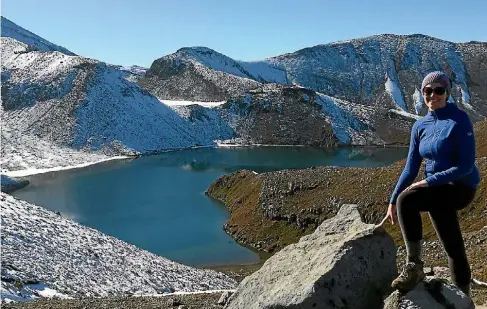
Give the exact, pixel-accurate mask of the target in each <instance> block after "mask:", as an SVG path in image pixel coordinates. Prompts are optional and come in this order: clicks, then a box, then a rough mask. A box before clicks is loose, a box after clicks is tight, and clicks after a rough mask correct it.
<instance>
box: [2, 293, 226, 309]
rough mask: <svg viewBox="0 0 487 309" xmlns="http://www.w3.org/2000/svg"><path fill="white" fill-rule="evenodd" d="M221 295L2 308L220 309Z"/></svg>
mask: <svg viewBox="0 0 487 309" xmlns="http://www.w3.org/2000/svg"><path fill="white" fill-rule="evenodd" d="M220 296H221V293H215V294H197V295H194V294H191V295H178V296H166V297H129V296H127V297H105V298H82V299H71V300H60V299H53V300H40V301H35V302H29V303H16V304H4V305H2V308H5V309H8V308H16V309H19V308H25V309H34V308H35V309H111V308H117V309H174V308H178V309H183V308H184V309H216V308H218V309H221V308H223V306H221V305H218V299H219V298H220Z"/></svg>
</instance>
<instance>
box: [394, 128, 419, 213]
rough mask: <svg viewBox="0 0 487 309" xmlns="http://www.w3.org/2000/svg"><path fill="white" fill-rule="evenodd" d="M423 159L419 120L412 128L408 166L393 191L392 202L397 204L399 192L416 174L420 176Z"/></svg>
mask: <svg viewBox="0 0 487 309" xmlns="http://www.w3.org/2000/svg"><path fill="white" fill-rule="evenodd" d="M422 161H423V157H421V155H420V154H419V135H418V122H416V123H415V124H414V126H413V128H412V130H411V141H410V142H409V152H408V158H407V161H406V166H405V167H404V169H403V171H402V173H401V176H400V177H399V180H398V182H397V184H396V188H395V189H394V191H393V193H392V196H391V199H390V201H389V203H390V204H396V201H397V197H398V196H399V194H400V193H401V192H402V191H403V190H404V189H406V187H408V186H409V185H410V184H411V183H412V182H413V180H414V179H415V178H416V176H418V172H419V168H420V167H421V162H422Z"/></svg>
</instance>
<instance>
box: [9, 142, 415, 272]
mask: <svg viewBox="0 0 487 309" xmlns="http://www.w3.org/2000/svg"><path fill="white" fill-rule="evenodd" d="M406 155H407V149H406V148H337V149H311V148H300V147H248V148H247V147H245V148H199V149H189V150H181V151H173V152H167V153H163V154H160V155H154V156H147V157H142V158H139V159H136V160H121V161H110V162H105V163H101V164H97V165H93V166H89V167H86V168H83V169H77V170H71V171H62V172H55V173H49V174H39V175H33V176H30V177H28V178H29V180H30V181H31V185H29V186H28V187H26V188H24V189H21V190H18V191H15V192H14V193H13V194H12V195H14V196H16V197H18V198H20V199H23V200H26V201H29V202H31V203H34V204H37V205H40V206H43V207H45V208H47V209H49V210H52V211H59V212H60V213H61V214H62V215H63V216H64V217H67V218H71V219H73V220H75V221H77V222H79V223H81V224H83V225H86V226H89V227H92V228H95V229H97V230H99V231H101V232H103V233H105V234H108V235H111V236H114V237H117V238H119V239H121V240H124V241H126V242H128V243H131V244H134V245H136V246H138V247H140V248H143V249H146V250H148V251H150V252H153V253H155V254H158V255H162V256H164V257H167V258H169V259H171V260H174V261H178V262H181V263H184V264H187V265H193V266H214V265H234V264H235V265H236V264H248V263H255V262H257V261H258V260H259V257H258V255H257V254H255V253H254V252H252V251H250V250H248V249H247V248H245V247H242V246H240V245H238V244H237V243H236V242H235V241H234V240H233V239H232V238H231V237H230V236H228V235H227V234H226V233H225V232H224V231H223V229H222V226H223V224H224V223H225V222H226V220H227V218H228V216H229V213H228V211H227V210H226V208H225V207H224V206H223V205H221V204H220V203H218V202H216V201H214V200H212V199H211V198H209V197H207V196H205V194H204V192H205V191H206V189H207V188H208V187H209V185H210V184H211V183H212V182H213V181H215V180H216V179H217V178H218V177H219V176H222V175H224V174H227V173H231V172H233V171H236V170H239V169H250V170H254V171H256V172H259V173H260V172H266V171H273V170H279V169H289V168H307V167H310V166H326V165H327V166H331V165H333V166H356V167H374V166H384V165H389V164H391V163H393V162H395V161H398V160H400V159H403V158H405V157H406Z"/></svg>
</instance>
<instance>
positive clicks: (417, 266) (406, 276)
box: [391, 261, 425, 291]
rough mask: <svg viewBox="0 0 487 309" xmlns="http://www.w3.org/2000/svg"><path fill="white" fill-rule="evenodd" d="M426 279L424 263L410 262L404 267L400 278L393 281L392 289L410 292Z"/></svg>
mask: <svg viewBox="0 0 487 309" xmlns="http://www.w3.org/2000/svg"><path fill="white" fill-rule="evenodd" d="M424 278H425V275H424V272H423V262H421V261H419V262H409V263H407V264H406V265H405V266H404V269H403V271H402V273H401V274H400V275H399V277H397V278H396V279H394V281H392V284H391V287H392V288H393V289H394V290H399V291H410V290H412V289H414V287H415V286H416V285H417V284H418V283H420V282H421V281H423V280H424Z"/></svg>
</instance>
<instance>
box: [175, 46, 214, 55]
mask: <svg viewBox="0 0 487 309" xmlns="http://www.w3.org/2000/svg"><path fill="white" fill-rule="evenodd" d="M188 51H189V52H196V53H201V54H206V53H212V54H213V53H214V54H219V53H218V52H217V51H215V50H213V49H211V48H208V47H204V46H191V47H183V48H180V49H178V51H177V52H188Z"/></svg>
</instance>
